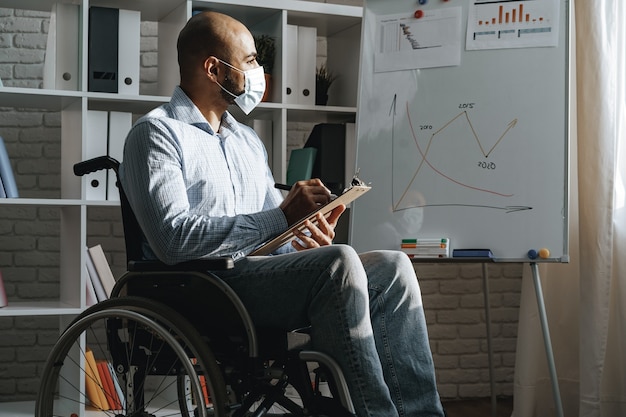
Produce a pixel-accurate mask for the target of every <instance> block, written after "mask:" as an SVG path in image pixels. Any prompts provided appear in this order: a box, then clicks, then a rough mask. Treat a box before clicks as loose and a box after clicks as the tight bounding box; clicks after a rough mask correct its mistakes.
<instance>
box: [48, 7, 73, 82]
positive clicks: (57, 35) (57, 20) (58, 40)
mask: <svg viewBox="0 0 626 417" xmlns="http://www.w3.org/2000/svg"><path fill="white" fill-rule="evenodd" d="M77 33H80V6H79V5H76V4H68V3H55V4H54V5H53V6H52V12H51V14H50V25H49V29H48V39H47V43H46V57H45V59H44V65H43V88H46V89H57V90H74V91H76V90H78V82H79V78H80V76H79V75H80V74H79V72H78V56H79V53H78V45H79V37H78V36H76V34H77Z"/></svg>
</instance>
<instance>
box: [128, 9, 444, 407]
mask: <svg viewBox="0 0 626 417" xmlns="http://www.w3.org/2000/svg"><path fill="white" fill-rule="evenodd" d="M255 57H256V49H255V44H254V39H253V37H252V35H251V34H250V32H249V31H248V29H247V28H246V27H245V26H244V25H243V24H242V23H240V22H239V21H237V20H235V19H233V18H231V17H229V16H226V15H223V14H219V13H215V12H204V13H200V14H197V15H195V16H194V17H192V18H191V19H190V20H189V21H188V23H187V24H186V26H185V27H184V28H183V29H182V31H181V32H180V35H179V38H178V62H179V66H180V78H181V79H180V86H178V87H176V89H175V91H174V93H173V96H172V98H171V101H170V102H169V103H166V104H164V105H162V106H160V107H158V108H157V109H155V110H153V111H151V112H149V113H148V114H147V115H145V116H143V117H142V118H141V119H139V120H138V121H137V123H135V125H134V126H133V128H132V130H131V131H130V133H129V135H128V137H127V139H126V144H125V149H124V159H123V163H122V164H121V166H120V172H119V173H120V180H121V182H122V185H123V188H124V190H125V192H126V195H127V197H128V200H129V202H130V205H131V207H132V209H133V211H134V213H135V215H136V217H137V220H138V222H139V225H140V226H141V229H142V231H143V232H144V235H145V240H146V242H145V244H144V246H143V256H144V258H145V259H159V260H161V261H163V262H165V263H167V264H177V263H180V262H183V261H188V260H194V259H198V258H202V257H207V256H229V257H232V258H233V259H234V260H235V266H234V268H232V269H230V270H225V271H219V272H218V275H219V276H220V278H222V279H223V280H224V281H225V282H226V283H227V284H228V285H230V286H231V287H232V289H233V290H234V291H235V292H236V293H237V294H238V296H239V297H240V298H241V299H242V301H243V303H244V305H245V306H246V309H247V310H248V311H249V314H250V316H251V317H252V319H253V321H254V322H255V324H256V325H258V326H266V327H273V328H283V329H285V330H293V329H298V328H303V327H309V326H310V332H311V343H312V345H313V347H314V348H315V349H316V350H318V351H321V352H324V353H326V354H328V355H330V356H331V357H332V358H334V359H335V360H336V362H337V363H338V364H339V365H340V367H341V369H342V371H343V373H344V375H345V378H346V381H347V385H348V388H349V391H350V395H351V398H352V401H353V404H354V408H355V410H356V413H357V415H358V416H361V417H365V416H376V417H393V416H442V415H443V410H442V407H441V403H440V399H439V395H438V392H437V387H436V382H435V374H434V366H433V360H432V355H431V351H430V347H429V341H428V334H427V329H426V322H425V318H424V311H423V306H422V299H421V293H420V288H419V284H418V281H417V277H416V276H415V272H414V269H413V266H412V264H411V262H410V261H409V259H408V257H406V255H404V254H403V253H401V252H396V251H376V252H369V253H363V254H357V253H356V252H355V251H354V249H352V248H351V247H350V246H347V245H333V244H332V240H333V237H334V227H335V225H336V222H337V219H338V218H339V217H340V215H341V214H342V212H343V211H344V210H345V207H344V206H340V207H338V208H336V209H335V210H334V211H333V212H332V213H331V215H330V216H329V217H328V218H324V217H323V216H319V218H318V219H317V220H318V223H317V224H313V223H311V222H308V223H307V232H306V233H301V232H296V235H297V239H296V240H294V241H293V242H292V243H290V244H286V245H285V246H283V247H281V248H280V249H279V250H277V251H276V253H273V254H272V255H271V256H247V255H248V254H249V253H251V252H252V251H253V250H254V249H255V248H257V247H259V246H260V245H261V244H262V243H263V242H265V241H267V240H269V239H271V238H273V237H275V236H277V235H278V234H280V233H282V232H284V231H285V230H286V229H287V228H288V227H289V226H290V225H292V224H293V223H294V222H296V221H297V220H299V219H301V218H302V217H304V216H305V215H307V214H309V213H311V212H312V211H313V210H314V209H315V208H316V207H317V206H318V205H319V204H323V203H326V202H327V201H329V199H330V198H331V195H330V192H329V190H328V189H327V188H326V187H325V186H324V184H323V183H322V182H321V181H320V180H319V179H312V180H307V181H299V182H297V183H296V184H295V185H294V186H293V188H292V189H291V191H290V192H289V193H288V194H287V196H286V197H285V198H283V196H282V194H281V193H280V192H279V191H278V190H276V189H275V188H274V180H273V177H272V173H271V172H270V169H269V167H268V164H267V162H266V161H267V154H266V151H265V149H264V147H263V144H262V142H261V140H260V139H259V138H258V136H257V135H256V134H255V132H254V131H253V130H252V129H251V128H249V127H247V126H245V125H243V124H240V123H238V122H237V121H236V120H235V119H234V117H233V116H232V115H231V114H230V113H229V112H228V111H227V109H228V107H229V106H230V105H232V104H237V105H238V106H239V107H240V108H241V110H243V111H244V112H245V113H246V114H248V113H249V112H250V111H252V109H253V108H254V107H255V106H256V105H257V104H258V103H259V101H260V99H261V96H262V94H263V91H264V89H265V82H264V76H263V70H262V67H260V66H259V64H258V63H257V62H256V59H255Z"/></svg>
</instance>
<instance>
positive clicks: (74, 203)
mask: <svg viewBox="0 0 626 417" xmlns="http://www.w3.org/2000/svg"><path fill="white" fill-rule="evenodd" d="M119 205H120V202H119V201H113V200H112V201H109V200H78V199H69V198H68V199H65V198H0V206H56V207H80V206H102V207H115V206H119Z"/></svg>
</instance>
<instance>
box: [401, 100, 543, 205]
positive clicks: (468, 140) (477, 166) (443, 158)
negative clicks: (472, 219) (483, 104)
mask: <svg viewBox="0 0 626 417" xmlns="http://www.w3.org/2000/svg"><path fill="white" fill-rule="evenodd" d="M474 104H475V103H464V104H463V105H460V107H468V108H472V107H473V106H474ZM396 106H397V95H396V96H394V98H393V101H392V105H391V109H390V115H391V116H392V126H393V128H392V147H393V149H392V155H393V159H394V161H393V166H398V167H402V172H412V174H411V175H410V176H409V177H408V178H407V177H406V175H404V176H397V175H396V174H395V170H394V174H393V175H392V183H393V190H394V192H393V193H392V198H393V204H392V207H393V211H394V212H395V211H401V210H406V209H408V208H417V207H428V206H465V207H483V208H489V209H498V210H504V211H505V212H507V213H510V212H515V211H520V210H529V209H531V208H532V207H528V206H520V205H502V206H500V205H493V204H481V203H475V204H472V203H468V202H467V201H463V202H455V201H454V198H452V199H448V200H446V201H431V199H430V198H426V197H424V196H422V195H420V194H419V190H420V180H422V181H441V182H442V187H443V186H451V187H458V188H459V189H462V190H470V191H473V192H475V193H476V194H478V195H480V194H486V195H488V196H490V197H500V198H502V199H506V198H508V197H513V196H514V193H513V192H511V191H508V188H510V187H507V184H504V185H502V186H500V187H495V186H493V185H492V186H490V185H488V184H483V183H481V181H480V180H481V177H480V176H477V175H476V174H475V171H476V170H478V171H480V170H483V171H485V172H489V171H494V170H495V169H496V164H495V163H494V162H490V161H489V160H488V159H489V157H490V156H491V155H492V154H493V153H494V152H497V148H498V146H500V145H501V144H502V143H503V142H505V141H507V140H512V139H511V135H510V133H511V131H512V130H514V129H515V127H516V125H517V123H518V119H517V118H514V119H512V120H510V121H508V122H505V123H504V124H503V127H502V129H501V131H500V132H498V135H497V137H495V138H484V137H482V136H481V135H480V134H479V133H478V132H477V129H476V128H475V126H474V124H473V123H472V119H471V116H470V114H469V113H468V110H461V111H460V112H459V113H458V114H456V115H455V116H453V117H452V118H450V119H449V120H445V121H444V122H443V123H442V124H441V126H434V125H432V124H428V123H426V124H424V123H422V124H420V123H418V122H417V120H414V119H415V118H414V117H412V115H411V109H410V106H409V103H408V102H407V103H406V104H405V106H404V109H403V111H405V116H406V117H405V118H402V120H406V125H407V126H406V127H405V128H402V127H399V124H400V123H398V121H397V120H396ZM398 131H400V132H401V133H399V132H398ZM489 139H491V140H489ZM403 142H404V143H403ZM446 142H447V143H446ZM408 143H412V144H413V145H414V146H413V149H411V147H410V146H407V144H408ZM488 143H489V145H487V144H488ZM472 148H473V150H474V151H475V152H476V154H477V155H479V156H480V157H481V159H480V160H479V162H477V163H476V162H475V160H474V159H472V157H473V156H472V155H471V154H468V156H467V159H462V161H461V163H459V158H458V153H459V152H464V153H466V154H467V150H468V149H472ZM411 151H412V152H411ZM450 155H452V156H454V158H447V156H450ZM468 161H470V162H468ZM411 162H413V164H414V169H413V170H412V171H411V170H410V167H409V166H407V165H410V164H411ZM467 169H473V170H474V173H472V175H464V172H465V171H466V170H467ZM490 174H493V175H491V176H492V177H493V176H495V175H497V174H496V173H495V172H490ZM397 177H400V178H397ZM424 188H426V187H424ZM428 188H430V187H428ZM396 190H399V192H398V193H397V195H396ZM416 195H419V198H414V197H415V196H416ZM449 195H451V196H454V193H451V194H449ZM477 200H484V199H481V198H480V197H478V198H477Z"/></svg>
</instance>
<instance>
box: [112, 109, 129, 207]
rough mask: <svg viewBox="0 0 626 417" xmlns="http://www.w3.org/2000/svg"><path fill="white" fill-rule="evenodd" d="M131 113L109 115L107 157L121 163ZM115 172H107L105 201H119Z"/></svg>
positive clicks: (114, 112)
mask: <svg viewBox="0 0 626 417" xmlns="http://www.w3.org/2000/svg"><path fill="white" fill-rule="evenodd" d="M132 117H133V115H132V113H129V112H119V111H112V112H110V113H109V142H108V151H107V155H109V156H110V157H111V158H114V159H116V160H117V161H119V162H122V158H123V154H124V142H126V136H127V135H128V132H129V131H130V128H131V126H132V123H133V121H132ZM116 180H117V178H116V176H115V172H113V171H112V170H110V169H109V170H107V200H112V201H119V200H120V194H119V191H118V189H117V186H116V185H115V182H116Z"/></svg>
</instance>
